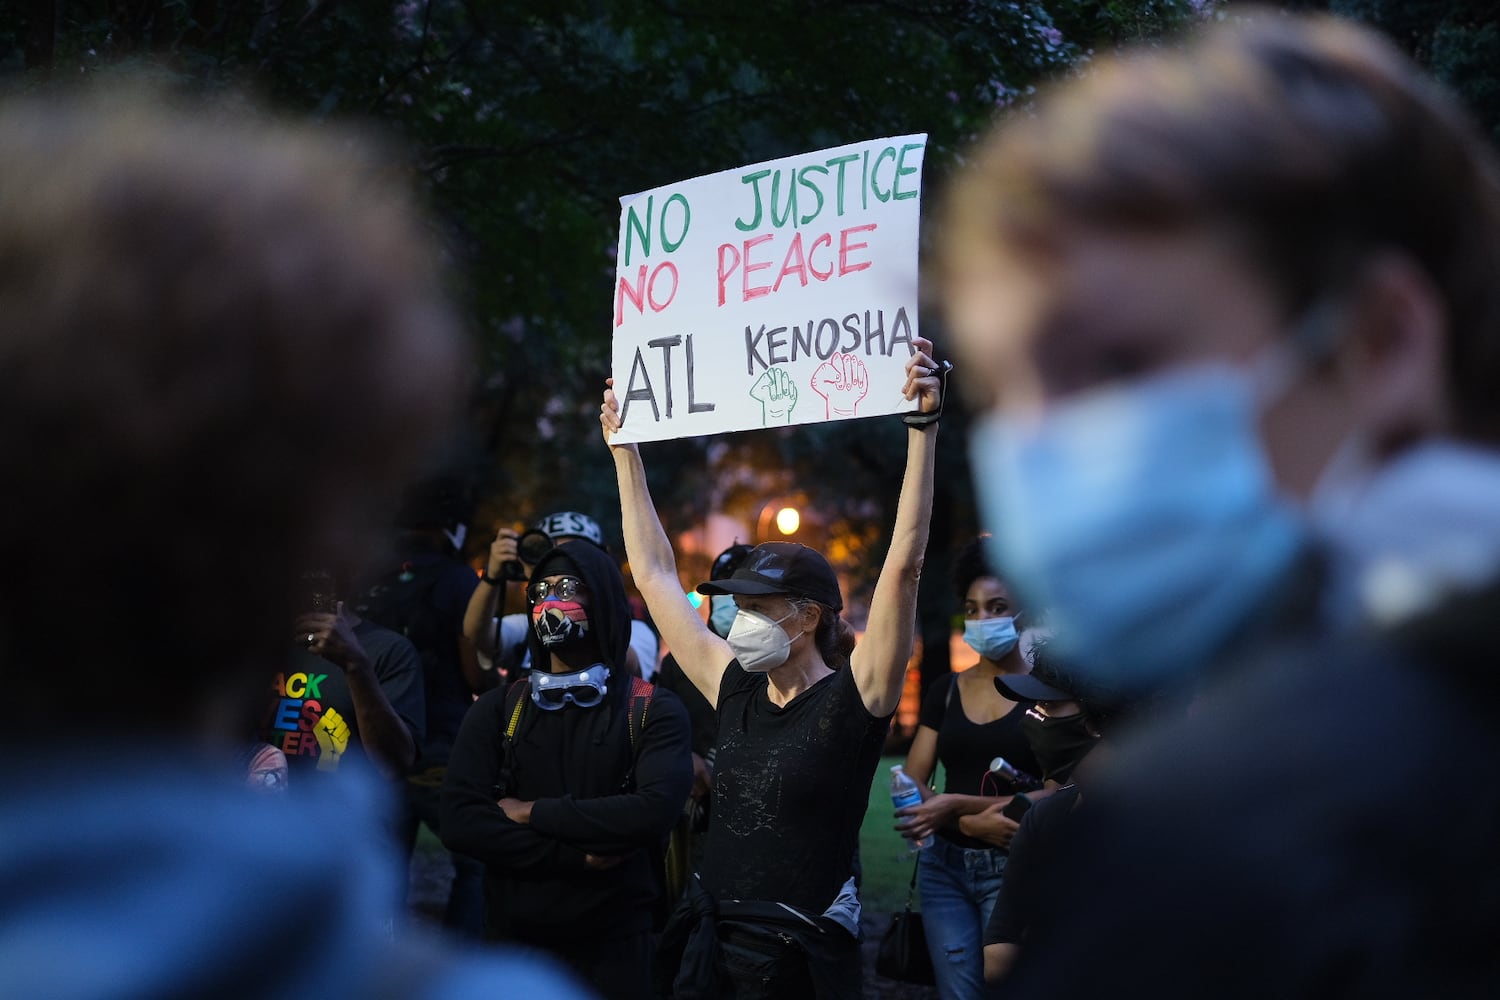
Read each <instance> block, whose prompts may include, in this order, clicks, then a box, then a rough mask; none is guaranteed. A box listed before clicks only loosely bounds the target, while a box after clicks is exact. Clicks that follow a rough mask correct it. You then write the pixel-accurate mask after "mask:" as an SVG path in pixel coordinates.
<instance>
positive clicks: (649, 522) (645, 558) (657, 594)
mask: <svg viewBox="0 0 1500 1000" xmlns="http://www.w3.org/2000/svg"><path fill="white" fill-rule="evenodd" d="M607 384H608V385H611V386H612V385H613V384H614V380H613V379H610V380H609V382H608V383H607ZM599 423H600V425H601V426H602V427H603V429H604V440H605V441H606V442H608V441H609V440H610V435H612V434H613V433H614V432H615V431H616V430H617V429H618V428H619V426H620V408H619V405H618V404H617V403H616V401H615V392H614V389H613V388H606V389H605V390H604V405H602V406H601V407H600V408H599ZM610 452H611V454H612V455H613V456H614V460H615V474H616V475H617V476H618V478H619V481H620V520H621V523H622V526H623V528H624V532H625V555H626V558H628V559H629V560H630V575H631V578H632V579H633V580H634V581H635V586H636V589H637V590H639V591H640V592H641V597H642V598H644V599H645V601H646V607H647V608H648V609H649V610H650V611H651V619H652V621H654V622H655V623H656V627H657V630H658V631H660V632H661V637H662V639H663V640H664V641H665V642H666V644H667V648H668V649H670V650H671V651H672V655H673V656H675V657H677V663H678V665H679V666H681V667H682V672H683V674H684V675H686V677H687V678H688V680H690V681H692V682H693V685H694V686H695V687H697V689H698V690H699V691H701V692H702V693H703V697H705V698H707V699H708V703H709V704H710V705H714V706H717V705H718V704H719V679H720V678H721V677H723V675H724V668H725V667H727V666H729V662H730V661H731V660H733V659H734V653H733V652H731V651H730V649H729V643H727V642H725V641H724V640H723V639H720V638H719V637H718V636H716V635H714V633H713V632H712V631H710V630H709V627H708V625H707V623H705V622H704V621H703V619H702V618H700V617H698V609H696V608H694V607H693V606H692V605H691V604H690V603H688V599H687V595H686V594H684V593H683V592H682V581H681V580H680V579H678V576H677V560H676V557H675V556H673V555H672V543H671V542H669V541H667V533H666V531H664V530H663V529H662V526H661V520H660V518H658V517H657V516H656V507H655V505H654V504H652V502H651V490H650V489H649V488H648V487H647V485H646V467H645V466H644V465H643V464H642V463H641V453H640V450H639V449H638V448H636V446H635V445H633V444H627V445H616V444H610Z"/></svg>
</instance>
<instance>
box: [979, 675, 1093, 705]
mask: <svg viewBox="0 0 1500 1000" xmlns="http://www.w3.org/2000/svg"><path fill="white" fill-rule="evenodd" d="M995 690H996V691H999V692H1000V694H1001V695H1003V696H1004V697H1006V698H1009V699H1010V700H1011V701H1073V700H1074V698H1073V696H1072V695H1071V694H1069V693H1068V692H1066V691H1064V690H1062V689H1061V688H1055V687H1053V686H1052V685H1051V684H1048V683H1047V682H1046V681H1044V680H1042V679H1041V678H1040V677H1038V676H1036V675H1035V674H1002V675H1000V676H999V677H996V678H995Z"/></svg>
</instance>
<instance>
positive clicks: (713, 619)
mask: <svg viewBox="0 0 1500 1000" xmlns="http://www.w3.org/2000/svg"><path fill="white" fill-rule="evenodd" d="M739 613H740V609H739V606H738V605H736V604H735V603H734V597H733V596H731V595H729V594H715V595H714V596H713V597H710V598H709V613H708V627H709V628H711V629H713V630H714V635H717V636H718V637H720V638H721V639H722V638H723V637H724V636H727V635H728V634H729V630H730V629H731V628H733V627H734V616H735V615H737V614H739Z"/></svg>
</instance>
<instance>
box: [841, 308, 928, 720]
mask: <svg viewBox="0 0 1500 1000" xmlns="http://www.w3.org/2000/svg"><path fill="white" fill-rule="evenodd" d="M916 345H917V353H916V354H914V355H913V356H912V357H911V359H910V360H909V361H907V363H906V385H905V387H904V388H903V389H902V392H903V394H904V395H905V396H906V398H907V399H916V400H918V401H919V411H920V412H922V413H930V412H932V411H934V410H936V409H938V406H939V403H940V401H941V383H940V381H939V379H938V377H937V376H936V375H934V374H933V372H935V371H936V370H937V365H936V364H935V363H934V362H933V360H932V357H931V355H930V354H929V353H928V352H930V351H931V350H932V342H931V341H929V340H926V339H925V338H920V337H919V338H917V341H916ZM936 456H937V424H936V423H931V424H928V425H927V426H926V427H923V428H916V427H909V428H908V429H907V431H906V475H905V476H904V477H903V478H902V481H901V499H900V501H899V502H898V504H897V505H896V525H895V527H894V528H893V529H892V531H891V547H890V550H889V551H888V552H887V553H886V557H885V565H883V566H882V567H881V568H880V577H879V579H878V580H876V583H875V596H874V597H873V598H871V600H870V623H869V626H868V627H867V628H866V629H865V636H864V639H863V640H861V641H860V644H859V645H858V646H856V647H855V649H854V653H853V655H851V656H850V657H849V666H850V668H851V669H852V670H853V671H854V683H855V686H856V687H858V688H859V694H860V697H861V698H863V699H864V703H865V708H867V709H869V711H870V714H871V715H874V716H876V717H877V718H880V717H884V716H887V715H890V714H891V713H892V712H894V711H895V710H896V704H897V702H899V701H900V700H901V687H902V684H903V683H904V681H905V679H906V664H907V661H908V660H910V659H911V651H912V638H913V635H914V634H915V632H916V620H917V581H918V580H919V579H921V576H922V558H923V553H924V552H926V550H927V530H928V521H929V520H930V518H931V516H932V476H933V470H934V468H935V459H936Z"/></svg>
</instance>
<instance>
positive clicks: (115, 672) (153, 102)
mask: <svg viewBox="0 0 1500 1000" xmlns="http://www.w3.org/2000/svg"><path fill="white" fill-rule="evenodd" d="M396 162H397V161H395V160H394V159H392V158H390V157H389V156H387V155H385V154H384V153H383V152H381V151H380V150H379V149H378V148H377V147H374V146H372V145H370V144H369V143H368V142H367V141H366V140H365V139H364V138H363V137H361V136H357V135H352V134H350V133H349V132H347V131H345V130H344V129H342V128H339V127H336V126H332V125H324V124H320V125H318V126H317V127H316V129H313V128H305V127H299V126H293V125H287V124H282V123H277V122H273V121H269V120H267V119H266V118H265V117H263V116H253V115H251V114H249V113H240V112H237V111H233V110H227V109H225V108H207V107H205V108H199V109H196V110H186V109H178V108H174V107H172V106H171V102H170V101H168V100H166V99H165V98H164V97H163V95H160V94H134V95H131V96H126V97H119V96H116V97H111V98H101V97H99V96H97V95H95V96H88V95H82V96H79V95H75V96H72V97H51V98H26V99H18V100H11V101H7V102H5V103H4V104H0V174H3V176H4V177H5V178H6V180H5V183H4V184H3V185H0V461H3V463H4V465H5V467H6V468H9V469H11V470H13V472H14V474H13V475H11V476H10V477H8V481H7V486H6V494H7V501H6V511H7V516H6V518H5V519H4V522H3V525H0V557H3V559H4V564H5V566H6V568H7V572H8V573H9V574H10V575H11V579H12V581H13V583H14V586H13V587H12V588H11V590H10V593H9V596H8V597H7V599H6V601H5V602H4V604H3V610H0V664H3V666H0V670H3V671H4V682H5V687H6V690H7V692H8V697H10V698H11V699H12V705H13V708H14V710H15V721H16V725H14V726H12V727H11V728H10V729H9V734H10V737H11V738H12V739H17V738H21V739H24V738H27V737H28V736H29V734H30V732H31V731H32V730H34V729H35V730H40V729H43V728H45V730H46V731H47V732H48V734H49V736H48V738H49V740H53V741H55V740H57V739H58V738H59V736H61V735H63V734H68V735H69V736H73V735H76V736H80V737H86V738H88V739H107V738H110V737H111V736H112V735H114V734H140V733H142V732H144V731H146V730H148V729H149V730H150V731H151V732H152V733H153V734H154V735H153V736H152V737H151V738H152V739H155V740H160V739H161V736H162V733H163V731H164V728H163V727H164V726H165V727H169V728H171V729H172V730H173V731H174V732H175V733H176V736H175V737H174V739H181V738H188V737H190V736H192V735H194V734H203V735H206V736H210V737H217V736H220V735H222V736H224V737H226V738H228V739H231V740H236V741H237V740H238V739H239V737H240V736H241V735H242V734H243V732H248V731H249V722H250V719H251V718H252V717H253V713H254V712H255V710H256V709H258V708H259V706H260V704H261V693H262V689H263V686H264V680H265V671H266V670H267V668H268V667H267V665H268V664H275V663H278V662H279V661H280V659H281V658H282V657H283V656H284V652H285V650H284V645H285V633H286V622H287V620H288V619H289V618H290V617H291V616H292V614H293V613H294V612H297V611H301V610H303V609H301V608H297V607H295V606H294V605H295V604H296V603H297V602H298V598H299V594H298V588H297V587H295V586H292V585H291V582H292V581H295V580H296V579H297V578H298V573H299V572H300V571H301V570H302V569H303V568H304V567H307V566H313V565H348V564H352V563H353V562H354V561H355V560H356V558H357V556H358V555H359V554H360V553H361V552H362V551H363V550H364V549H366V548H367V547H368V546H370V545H372V544H375V543H376V542H377V541H378V540H379V539H380V538H381V536H382V535H383V534H384V531H383V530H382V529H383V528H384V527H385V526H386V525H388V524H389V523H390V518H391V516H392V513H393V511H394V508H395V501H396V496H397V494H398V492H399V484H400V483H402V482H403V481H405V480H407V479H408V478H409V477H411V476H412V475H413V474H415V473H417V472H418V471H419V468H418V465H419V462H420V460H421V458H422V457H423V456H424V454H427V453H429V452H430V451H431V450H433V449H434V448H436V446H437V445H438V444H439V443H440V441H441V439H442V436H443V435H444V434H445V433H446V432H447V430H448V429H449V422H450V418H451V416H452V412H451V409H450V407H451V404H452V401H453V400H455V399H458V398H460V397H461V396H462V393H463V391H464V387H463V371H464V368H465V362H466V358H465V350H464V344H463V342H462V338H461V336H460V332H459V330H458V328H457V326H456V324H455V322H454V319H453V317H452V316H451V315H450V313H449V310H448V308H447V306H446V304H445V301H444V298H443V295H442V288H441V281H440V278H439V275H438V273H437V271H436V268H435V261H436V255H435V253H434V247H433V245H432V242H431V240H430V239H429V234H428V233H427V231H426V227H425V226H424V224H423V223H422V222H421V221H420V220H419V218H418V217H417V216H416V214H414V211H413V208H412V206H411V204H410V202H409V199H408V197H407V195H406V194H405V193H404V192H403V190H402V187H403V186H402V184H400V183H399V182H400V181H401V179H402V178H401V175H400V172H399V170H397V169H395V163H396ZM167 704H170V706H171V707H170V708H166V707H164V706H166V705H167ZM241 711H246V712H249V713H252V714H251V715H248V716H246V715H241V714H240V713H241ZM242 727H243V728H242Z"/></svg>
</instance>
